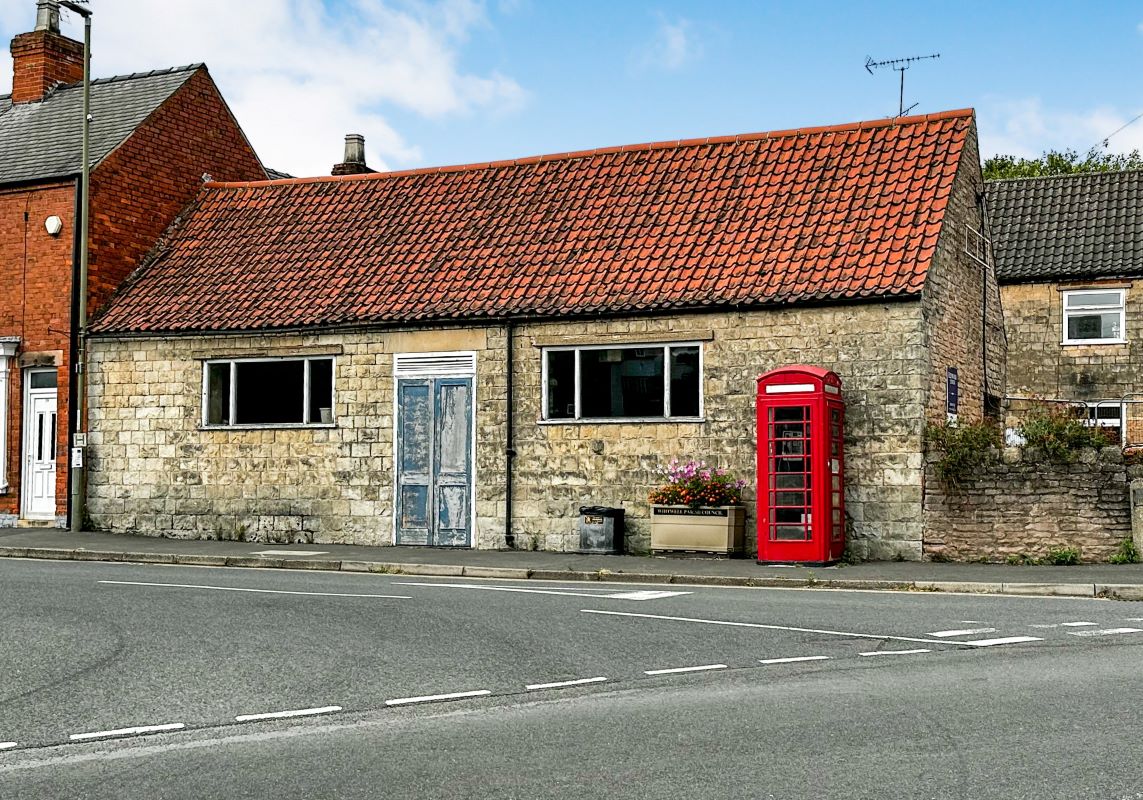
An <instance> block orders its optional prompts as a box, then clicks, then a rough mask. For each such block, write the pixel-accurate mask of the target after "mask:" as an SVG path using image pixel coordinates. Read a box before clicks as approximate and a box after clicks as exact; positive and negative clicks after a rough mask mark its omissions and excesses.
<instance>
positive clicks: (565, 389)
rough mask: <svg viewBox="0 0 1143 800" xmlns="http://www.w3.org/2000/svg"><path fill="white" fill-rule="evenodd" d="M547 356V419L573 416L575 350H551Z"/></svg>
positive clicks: (570, 417)
mask: <svg viewBox="0 0 1143 800" xmlns="http://www.w3.org/2000/svg"><path fill="white" fill-rule="evenodd" d="M547 357H548V419H572V418H574V417H575V351H574V350H553V351H549V352H548V353H547Z"/></svg>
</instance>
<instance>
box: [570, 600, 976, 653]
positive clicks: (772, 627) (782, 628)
mask: <svg viewBox="0 0 1143 800" xmlns="http://www.w3.org/2000/svg"><path fill="white" fill-rule="evenodd" d="M580 611H581V612H582V613H584V614H605V615H607V616H613V617H638V618H640V619H663V620H669V621H672V622H701V623H703V624H705V625H729V626H730V627H733V628H761V629H763V630H768V631H792V632H794V633H820V634H823V635H825V636H845V637H847V638H849V639H892V640H893V641H898V642H922V643H924V644H959V645H967V644H972V642H958V641H956V640H955V639H954V640H945V641H942V640H940V639H920V638H917V637H915V636H888V635H885V634H880V633H852V632H850V631H829V630H822V629H819V628H795V627H792V626H789V625H765V624H763V623H761V622H731V621H730V620H725V619H696V618H694V617H668V616H665V615H662V614H636V613H635V612H633V611H602V610H599V609H594V608H581V609H580Z"/></svg>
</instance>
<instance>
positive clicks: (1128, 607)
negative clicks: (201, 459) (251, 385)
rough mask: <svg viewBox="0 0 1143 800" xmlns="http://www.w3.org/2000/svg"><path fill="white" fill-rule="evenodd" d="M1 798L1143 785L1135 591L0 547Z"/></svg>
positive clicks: (754, 793)
mask: <svg viewBox="0 0 1143 800" xmlns="http://www.w3.org/2000/svg"><path fill="white" fill-rule="evenodd" d="M0 676H2V678H0V798H4V799H5V800H9V799H15V798H103V797H114V798H188V799H189V798H195V799H196V800H197V799H200V798H215V797H218V798H247V797H249V798H265V797H274V798H276V799H277V800H285V799H286V798H376V797H385V798H423V797H434V798H484V797H495V798H520V799H521V800H531V799H532V798H568V797H576V798H655V800H660V799H661V798H668V797H671V798H673V797H687V798H692V797H694V798H739V797H741V798H771V797H772V798H847V799H848V798H1037V800H1039V799H1041V798H1043V799H1045V800H1046V799H1047V798H1061V799H1063V798H1067V799H1068V800H1073V799H1074V798H1097V799H1099V800H1143V722H1141V718H1140V711H1139V707H1140V699H1139V698H1140V695H1141V690H1143V604H1134V603H1117V602H1112V601H1102V600H1078V599H1058V598H1027V597H997V596H965V595H944V594H924V593H911V594H902V593H876V592H852V591H825V590H777V589H719V588H708V587H701V588H700V587H685V586H652V585H648V586H633V585H631V584H600V583H591V584H558V583H551V584H548V583H542V582H538V581H528V582H526V583H525V582H520V583H514V582H511V581H495V580H488V581H477V580H472V579H457V578H449V579H432V578H422V577H409V576H400V575H357V574H344V573H341V574H329V573H321V572H293V571H271V570H237V569H210V568H191V567H152V566H139V565H129V564H104V563H77V562H36V561H19V560H0Z"/></svg>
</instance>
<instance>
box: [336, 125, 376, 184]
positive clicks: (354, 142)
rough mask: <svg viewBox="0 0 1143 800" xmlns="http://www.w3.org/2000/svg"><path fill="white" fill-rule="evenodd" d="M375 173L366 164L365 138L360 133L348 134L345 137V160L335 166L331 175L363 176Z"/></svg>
mask: <svg viewBox="0 0 1143 800" xmlns="http://www.w3.org/2000/svg"><path fill="white" fill-rule="evenodd" d="M366 172H373V170H371V169H370V168H369V167H368V166H367V165H366V164H365V137H364V136H362V135H361V134H360V133H348V134H346V136H345V159H344V160H343V161H342V162H341V163H340V164H334V165H333V171H332V172H331V173H330V174H331V175H362V174H364V173H366Z"/></svg>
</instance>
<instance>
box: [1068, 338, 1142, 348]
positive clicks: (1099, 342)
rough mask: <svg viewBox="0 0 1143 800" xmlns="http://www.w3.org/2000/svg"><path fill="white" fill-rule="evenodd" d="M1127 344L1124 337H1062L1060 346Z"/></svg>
mask: <svg viewBox="0 0 1143 800" xmlns="http://www.w3.org/2000/svg"><path fill="white" fill-rule="evenodd" d="M1108 344H1110V345H1117V344H1127V340H1126V339H1064V340H1063V341H1062V342H1060V346H1061V347H1099V346H1102V345H1108Z"/></svg>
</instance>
